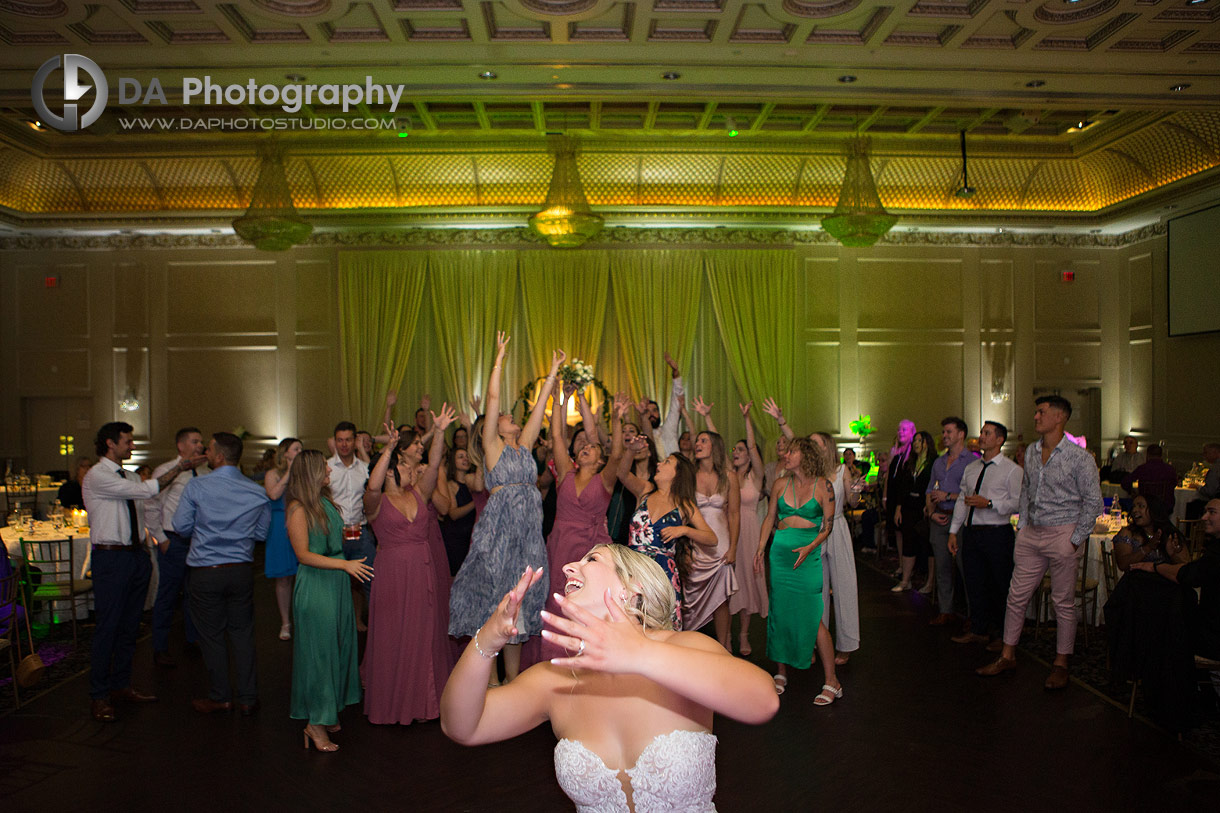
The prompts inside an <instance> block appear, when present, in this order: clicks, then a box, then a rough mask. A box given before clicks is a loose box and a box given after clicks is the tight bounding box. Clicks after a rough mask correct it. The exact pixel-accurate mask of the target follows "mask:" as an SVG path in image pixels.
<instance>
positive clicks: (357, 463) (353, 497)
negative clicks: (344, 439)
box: [326, 455, 369, 525]
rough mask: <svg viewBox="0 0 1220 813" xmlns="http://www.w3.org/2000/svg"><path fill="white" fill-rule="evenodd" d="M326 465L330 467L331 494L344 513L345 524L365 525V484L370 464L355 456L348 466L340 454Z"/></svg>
mask: <svg viewBox="0 0 1220 813" xmlns="http://www.w3.org/2000/svg"><path fill="white" fill-rule="evenodd" d="M326 465H327V466H329V467H330V494H331V496H332V497H333V498H334V500H335V506H336V507H338V509H339V513H340V514H342V515H343V524H344V525H363V524H364V523H365V519H364V484H365V483H367V482H368V481H369V464H368V463H365V462H364V461H363V460H361V459H360V458H358V457H355V456H353V457H352V464H351V465H350V466H346V465H344V463H343V460H342V459H341V458H340V457H339V455H335V456H334V457H332V458H331V459H330V460H327V461H326Z"/></svg>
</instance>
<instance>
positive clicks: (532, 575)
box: [479, 567, 542, 650]
mask: <svg viewBox="0 0 1220 813" xmlns="http://www.w3.org/2000/svg"><path fill="white" fill-rule="evenodd" d="M541 578H542V568H538V569H537V570H534V568H532V567H527V568H526V569H525V572H524V573H522V574H521V578H520V579H518V580H517V584H516V586H515V587H513V589H512V590H509V591H508V592H507V593H505V594H504V598H502V599H500V604H499V606H497V607H496V609H495V610H493V611H492V614H491V617H489V618H488V619H487V621H486V622H484V624H483V634H482V636H481V637H480V640H479V646H481V647H482V648H483V649H496V650H498V649H501V648H503V646H504V645H505V644H506V643H508V642H509V640H510V639H511V638H512V637H513V636H514V635H516V634H517V633H518V630H517V625H518V624H519V623H520V621H521V602H522V601H524V600H525V594H526V592H528V591H529V589H530V588H531V587H533V586H534V585H535V584H536V583H537V582H538V580H539V579H541Z"/></svg>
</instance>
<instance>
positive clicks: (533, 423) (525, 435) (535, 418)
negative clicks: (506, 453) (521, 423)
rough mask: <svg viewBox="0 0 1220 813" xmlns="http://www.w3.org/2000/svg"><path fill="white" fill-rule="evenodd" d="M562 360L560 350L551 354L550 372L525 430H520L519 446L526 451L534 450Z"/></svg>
mask: <svg viewBox="0 0 1220 813" xmlns="http://www.w3.org/2000/svg"><path fill="white" fill-rule="evenodd" d="M564 358H566V356H565V354H564V352H563V351H562V350H556V351H554V352H553V353H551V371H550V372H549V373H547V375H546V381H544V382H542V390H541V391H540V392H539V393H538V400H536V401H534V408H533V409H532V410H531V411H530V418H529V420H528V421H526V423H525V428H524V429H522V430H521V445H522V446H524V447H525V448H526V449H532V448H534V441H536V440H537V439H538V432H539V431H541V430H542V415H543V413H544V412H545V411H546V399H547V398H550V397H551V391H552V390H553V389H554V388H555V377H556V376H557V375H558V374H559V365H560V364H563V360H564Z"/></svg>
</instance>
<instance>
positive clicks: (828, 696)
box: [813, 683, 843, 706]
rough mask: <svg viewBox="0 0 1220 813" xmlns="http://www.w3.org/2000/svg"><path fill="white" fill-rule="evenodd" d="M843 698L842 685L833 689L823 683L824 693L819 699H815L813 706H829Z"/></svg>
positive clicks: (820, 693) (819, 695)
mask: <svg viewBox="0 0 1220 813" xmlns="http://www.w3.org/2000/svg"><path fill="white" fill-rule="evenodd" d="M842 697H843V687H842V686H841V685H840V686H839V688H837V689H836V688H833V687H832V686H831V685H830V684H829V683H823V684H822V691H821V692H819V693H818V696H817V697H815V698H813V705H815V706H829V705H830V704H831V703H833V702H835V701H836V700H839V699H840V698H842Z"/></svg>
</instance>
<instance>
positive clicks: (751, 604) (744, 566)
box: [729, 401, 783, 657]
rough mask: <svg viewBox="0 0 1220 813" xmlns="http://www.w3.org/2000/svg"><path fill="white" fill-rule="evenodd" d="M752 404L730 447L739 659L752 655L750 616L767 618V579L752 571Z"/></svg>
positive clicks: (757, 488) (755, 495) (755, 478)
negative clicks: (740, 436)
mask: <svg viewBox="0 0 1220 813" xmlns="http://www.w3.org/2000/svg"><path fill="white" fill-rule="evenodd" d="M753 404H754V402H753V401H751V402H750V403H748V404H740V405H739V406H740V407H741V414H742V417H744V418H745V421H746V439H745V440H739V441H737V443H735V444H733V469H734V470H735V471H736V472H737V481H738V482H739V483H740V484H741V529H740V530H739V531H738V532H737V559H736V560H735V561H734V563H733V570H734V571H735V572H736V574H737V592H736V593H734V594H733V595H732V596H730V597H729V613H730V614H732V615H736V616H737V617H738V619H739V620H740V622H741V629H740V630H739V632H738V645H739V647H740V649H739V650H738V651H739V652H740V653H741V656H742V657H745V656H746V655H749V654H750V652H752V651H753V650H752V649H751V648H750V616H751V615H759V616H762V617H763V618H766V617H767V577H766V576H765V575H764V574H762V573H758V572H756V571H755V570H754V554H756V553H758V533H759V531H760V530H761V529H762V521H761V520H760V519H759V517H758V501H759V497H760V496H761V495H762V486H763V462H762V455H761V454H759V452H758V445H757V444H756V443H755V442H754V424H753V423H751V422H750V407H751V406H753ZM780 437H783V436H782V435H781V436H780Z"/></svg>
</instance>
